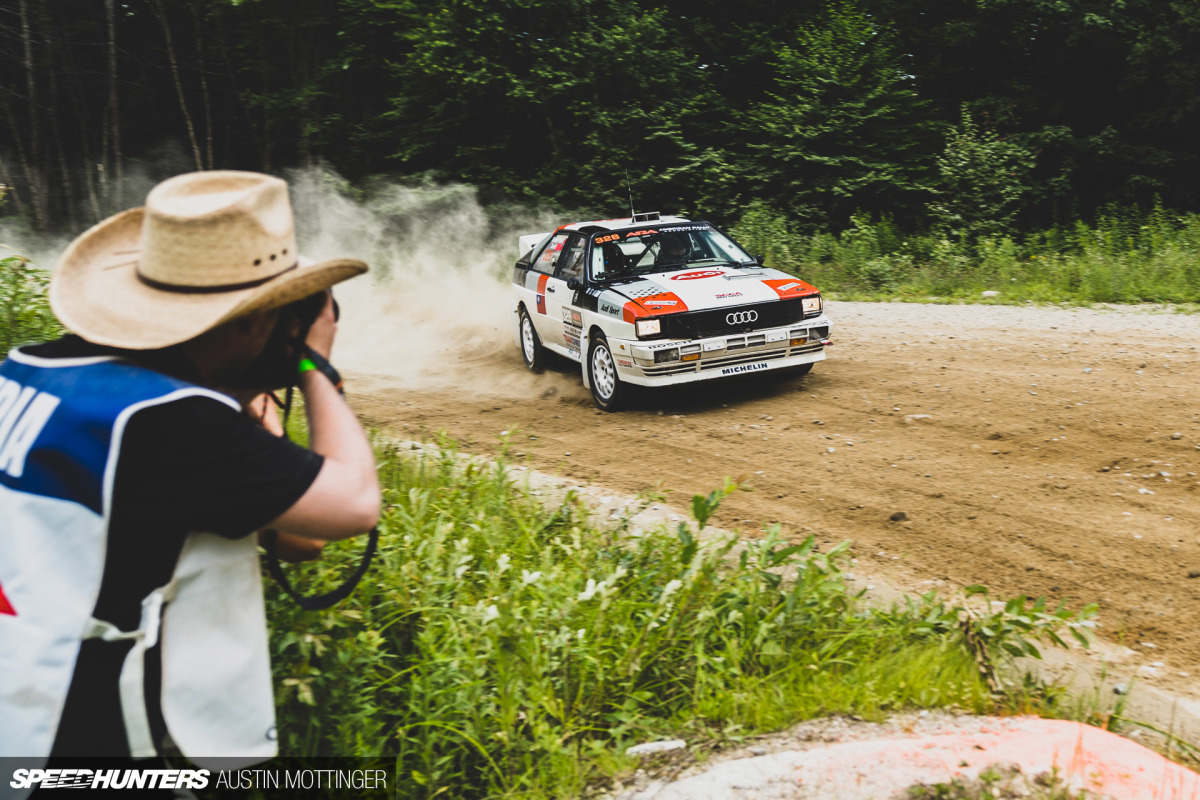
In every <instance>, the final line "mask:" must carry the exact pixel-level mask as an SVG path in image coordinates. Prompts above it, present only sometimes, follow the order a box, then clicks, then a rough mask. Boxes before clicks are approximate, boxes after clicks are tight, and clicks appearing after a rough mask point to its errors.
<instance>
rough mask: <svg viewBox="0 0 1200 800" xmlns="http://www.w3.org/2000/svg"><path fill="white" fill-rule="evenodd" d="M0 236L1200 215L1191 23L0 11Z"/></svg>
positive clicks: (774, 15)
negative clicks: (309, 194) (149, 201)
mask: <svg viewBox="0 0 1200 800" xmlns="http://www.w3.org/2000/svg"><path fill="white" fill-rule="evenodd" d="M0 37H2V39H0V89H2V91H0V115H2V117H3V119H2V120H0V182H2V183H3V184H4V185H5V187H6V190H5V195H4V199H3V204H2V205H0V214H2V215H7V216H17V217H20V218H21V219H22V220H23V221H24V222H25V223H26V224H27V226H28V227H29V228H31V229H33V230H36V231H53V230H64V229H65V230H78V229H80V228H81V227H83V226H85V225H87V224H90V223H92V222H94V221H96V220H98V219H101V218H103V217H104V216H106V215H107V214H109V213H112V212H114V211H116V210H119V209H121V208H124V207H128V206H131V205H136V204H138V203H140V201H141V199H142V198H141V197H131V196H123V194H126V193H129V194H132V192H128V191H127V190H126V188H125V187H126V185H127V183H128V181H126V180H124V177H125V176H126V175H127V174H129V173H130V172H131V171H136V170H141V171H144V172H148V173H150V174H151V176H152V177H155V178H157V177H162V175H163V174H167V173H171V172H177V171H182V170H186V169H225V168H233V169H254V170H262V171H267V172H279V171H282V170H284V169H286V168H288V167H293V166H311V165H325V166H328V167H329V168H331V169H333V170H335V171H336V172H338V173H339V174H341V175H343V176H345V177H346V178H348V179H349V180H351V181H352V182H354V183H355V184H356V185H360V186H369V185H370V181H371V180H372V179H376V178H378V177H379V176H387V177H388V178H389V179H401V180H411V181H424V182H435V183H436V182H443V181H456V182H466V183H469V184H472V185H474V186H476V187H478V189H479V192H480V197H481V198H482V199H483V200H484V202H485V203H489V202H490V203H510V202H513V203H534V204H539V205H541V206H543V207H550V208H560V209H580V210H583V209H586V210H588V211H590V212H595V213H603V214H605V215H616V214H619V213H624V212H625V209H627V207H628V205H629V202H630V201H629V197H630V195H632V197H633V200H634V202H635V203H636V205H637V206H638V207H639V209H661V210H663V211H664V212H677V213H684V214H701V215H704V216H705V217H707V218H709V219H712V220H714V221H716V222H718V223H722V224H729V225H732V224H734V223H736V222H737V221H738V220H739V219H741V218H742V217H743V216H744V214H745V212H746V210H747V209H749V208H754V209H758V210H759V211H760V212H769V213H770V214H771V215H773V217H772V218H776V217H777V218H780V219H786V220H787V221H788V224H789V225H790V226H792V229H793V230H794V231H797V232H800V233H814V232H820V231H826V232H833V233H837V232H840V231H843V230H845V229H847V228H848V227H850V226H852V224H853V221H854V220H855V219H856V218H858V219H863V218H869V219H871V220H887V221H888V223H889V224H891V225H894V226H897V228H898V229H899V230H902V231H906V232H913V231H931V230H934V231H936V230H946V231H950V232H952V233H953V234H954V235H955V236H958V237H967V238H970V237H978V236H983V235H995V234H998V233H1011V234H1013V235H1016V234H1018V233H1020V232H1023V231H1032V230H1043V229H1047V228H1050V227H1052V226H1056V225H1057V226H1062V225H1068V226H1069V225H1071V224H1074V223H1075V222H1077V221H1080V220H1084V221H1088V222H1090V221H1092V220H1094V219H1095V217H1096V215H1097V214H1098V213H1102V212H1104V210H1105V209H1113V208H1125V209H1129V208H1135V207H1136V208H1141V209H1143V210H1148V209H1150V208H1152V207H1154V206H1156V205H1157V206H1159V207H1161V208H1166V209H1171V210H1172V211H1177V212H1195V211H1200V160H1198V155H1200V56H1198V55H1197V54H1198V53H1200V4H1196V3H1194V2H1182V1H1181V2H1170V1H1168V0H1153V2H1151V0H853V1H852V0H846V2H830V3H811V2H810V3H806V2H788V1H787V0H742V2H737V3H729V2H715V1H714V0H687V2H684V0H654V2H648V1H646V0H123V1H122V2H117V0H102V1H101V0H97V1H96V2H88V3H81V2H79V1H78V0H4V3H3V6H0Z"/></svg>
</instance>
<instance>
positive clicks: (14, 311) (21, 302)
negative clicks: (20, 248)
mask: <svg viewBox="0 0 1200 800" xmlns="http://www.w3.org/2000/svg"><path fill="white" fill-rule="evenodd" d="M49 283H50V275H49V273H47V272H45V271H43V270H40V269H37V268H36V267H34V266H33V264H32V262H30V261H29V259H27V258H25V257H23V256H9V257H8V258H3V259H0V353H7V352H8V351H9V350H11V349H12V348H14V347H16V346H18V345H22V344H28V343H30V342H42V341H46V340H48V339H53V338H55V337H57V336H60V335H62V333H63V329H62V326H61V325H59V324H58V320H57V319H55V317H54V314H53V313H52V312H51V311H50V304H49V302H47V300H46V287H47V286H48V285H49Z"/></svg>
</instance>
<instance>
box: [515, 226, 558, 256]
mask: <svg viewBox="0 0 1200 800" xmlns="http://www.w3.org/2000/svg"><path fill="white" fill-rule="evenodd" d="M551 233H553V231H551ZM549 236H550V233H527V234H525V235H524V236H518V237H517V253H518V254H519V255H520V257H522V258H524V257H525V256H527V255H529V251H530V250H532V249H533V248H535V247H537V246H538V244H539V243H540V242H541V241H542V240H543V239H546V238H549Z"/></svg>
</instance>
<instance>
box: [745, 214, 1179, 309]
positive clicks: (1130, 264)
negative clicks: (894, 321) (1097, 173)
mask: <svg viewBox="0 0 1200 800" xmlns="http://www.w3.org/2000/svg"><path fill="white" fill-rule="evenodd" d="M732 233H733V234H734V236H735V237H736V238H737V239H738V240H739V241H741V242H742V244H743V245H745V246H746V247H747V248H748V249H749V250H750V251H751V252H754V253H762V254H764V255H766V256H767V264H768V265H769V266H774V267H777V268H779V269H782V270H785V271H788V272H793V273H795V274H797V275H799V276H800V277H803V278H804V279H805V280H808V281H809V282H811V283H813V284H815V285H817V286H818V287H820V288H821V289H822V290H824V291H826V292H837V293H839V294H840V296H842V297H844V298H845V299H880V298H892V297H899V298H909V299H919V298H926V297H930V296H932V297H941V298H953V299H962V300H977V299H978V298H979V296H980V293H981V292H983V291H997V292H1000V296H999V297H998V298H997V299H996V302H1010V303H1011V302H1023V301H1026V300H1033V301H1035V302H1058V303H1084V304H1086V303H1098V302H1103V303H1141V302H1158V303H1196V302H1200V215H1197V214H1180V213H1173V212H1169V211H1167V210H1165V209H1162V208H1155V209H1153V210H1151V211H1142V210H1139V209H1136V208H1110V209H1107V210H1106V211H1105V212H1104V213H1103V214H1101V215H1100V216H1099V217H1098V218H1097V219H1096V220H1095V221H1094V222H1093V223H1091V224H1088V223H1084V222H1077V223H1076V224H1075V225H1073V226H1070V227H1063V228H1050V229H1047V230H1043V231H1037V232H1034V233H1030V234H1027V235H1023V236H1019V235H1016V234H1014V235H1011V236H1005V235H997V236H981V237H978V238H975V239H971V238H969V237H960V236H956V235H953V234H952V233H950V232H944V233H918V234H906V233H904V232H902V231H901V230H900V229H899V228H898V227H897V226H896V225H894V224H893V223H892V222H890V221H889V220H887V219H883V220H871V219H868V218H866V217H856V218H855V219H854V220H853V224H852V225H851V227H850V228H849V229H847V230H845V231H843V232H842V233H840V234H833V233H816V234H800V233H797V232H796V231H795V229H794V228H793V227H792V226H791V225H790V224H789V223H788V221H787V220H786V219H784V218H782V217H781V216H779V215H778V214H776V213H775V212H773V211H771V210H770V209H768V208H766V207H765V206H761V205H757V206H752V207H751V208H750V209H749V210H748V211H747V213H746V214H745V215H744V216H743V217H742V219H741V221H740V222H739V224H738V225H737V226H735V227H734V229H733V230H732Z"/></svg>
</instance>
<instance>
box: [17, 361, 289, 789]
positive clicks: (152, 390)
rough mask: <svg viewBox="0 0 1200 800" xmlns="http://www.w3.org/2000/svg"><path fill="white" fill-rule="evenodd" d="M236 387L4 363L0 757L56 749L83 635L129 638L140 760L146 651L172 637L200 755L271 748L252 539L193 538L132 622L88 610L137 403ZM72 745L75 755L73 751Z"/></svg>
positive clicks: (121, 367)
mask: <svg viewBox="0 0 1200 800" xmlns="http://www.w3.org/2000/svg"><path fill="white" fill-rule="evenodd" d="M198 395H199V396H206V397H211V398H213V399H215V400H217V401H219V402H222V403H225V404H227V405H229V406H231V407H232V408H234V409H237V408H238V404H237V403H236V402H235V401H234V400H233V399H232V398H230V397H227V396H226V395H223V394H220V393H217V392H214V391H212V390H210V389H205V388H202V387H199V386H195V385H193V384H189V383H186V382H184V381H179V380H176V379H174V378H170V377H167V376H165V375H161V374H159V373H156V372H153V371H151V370H148V369H145V368H143V367H139V366H137V365H135V364H131V363H129V362H126V361H122V360H119V359H116V358H107V357H100V358H74V359H72V358H63V359H42V358H38V357H35V356H31V355H28V354H26V353H24V352H22V351H21V350H19V349H18V350H14V351H13V352H12V353H10V354H9V357H8V360H6V361H4V362H2V363H0V756H23V757H26V758H33V759H44V758H45V757H46V756H48V755H49V753H50V749H51V747H52V745H53V743H54V738H55V734H56V732H57V729H58V724H59V719H60V717H61V715H62V710H63V704H64V702H65V700H66V696H67V689H68V687H69V686H70V683H71V676H72V673H73V672H74V669H75V662H76V659H77V657H78V655H79V648H80V644H81V643H82V641H83V640H84V639H88V638H100V639H104V640H108V641H117V640H132V641H133V643H134V646H133V648H132V649H131V651H130V652H129V655H128V657H127V658H126V659H125V662H124V665H123V668H122V671H121V679H120V693H121V708H122V714H123V716H124V721H125V728H126V732H127V734H128V737H129V745H130V752H131V753H132V754H133V756H134V757H135V758H145V757H149V756H153V755H155V753H156V750H157V748H156V746H155V745H156V743H155V742H153V741H152V737H151V735H150V727H149V724H148V722H147V718H146V708H145V699H144V686H143V660H144V654H145V651H146V649H147V648H150V647H153V646H154V645H155V644H156V643H157V642H159V641H161V642H162V670H163V678H162V710H163V717H164V718H165V720H166V723H167V729H168V731H169V732H170V736H171V739H172V740H173V741H174V743H175V745H176V746H177V747H178V748H179V750H180V751H181V752H183V754H184V755H186V756H187V757H188V758H190V759H191V760H193V761H196V762H197V763H200V764H202V765H205V762H210V763H212V764H213V765H214V766H220V765H224V764H227V763H230V762H229V759H231V758H232V759H234V760H235V761H236V762H238V763H241V764H248V763H255V762H258V761H263V760H266V759H268V758H271V757H272V756H274V755H275V752H276V746H275V718H274V703H273V696H272V690H271V672H270V663H269V660H268V651H267V635H266V621H265V615H264V610H263V594H262V581H261V577H260V573H259V566H258V555H257V549H256V547H255V542H254V537H253V536H246V537H243V538H242V539H238V540H229V539H224V538H222V537H219V536H215V535H211V534H192V535H190V536H188V537H187V540H186V542H185V543H184V547H183V552H182V554H181V555H180V558H179V562H178V564H177V565H176V568H175V572H174V575H173V576H172V578H171V581H170V582H169V583H168V584H167V585H166V586H163V587H160V588H159V589H156V590H155V591H154V592H151V594H150V595H149V596H147V597H146V598H145V599H144V600H143V601H142V619H141V623H140V625H139V626H138V628H137V629H136V630H133V631H122V630H119V629H118V628H117V627H116V626H114V625H112V624H110V623H108V622H105V621H103V620H97V619H95V618H94V617H93V616H92V612H93V610H94V608H95V605H96V599H97V597H98V596H99V592H100V582H101V577H102V575H103V573H104V559H105V553H106V543H107V538H108V532H109V521H110V518H111V514H112V491H113V479H114V476H115V472H116V466H117V461H118V458H119V456H120V450H121V440H122V437H123V434H124V430H125V426H126V424H127V423H128V422H129V420H130V418H131V417H132V416H133V415H134V414H136V413H137V412H138V411H139V410H141V409H143V408H147V407H149V406H155V405H161V404H163V403H170V402H174V401H176V400H180V399H182V398H185V397H195V396H198ZM66 755H70V754H66Z"/></svg>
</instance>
